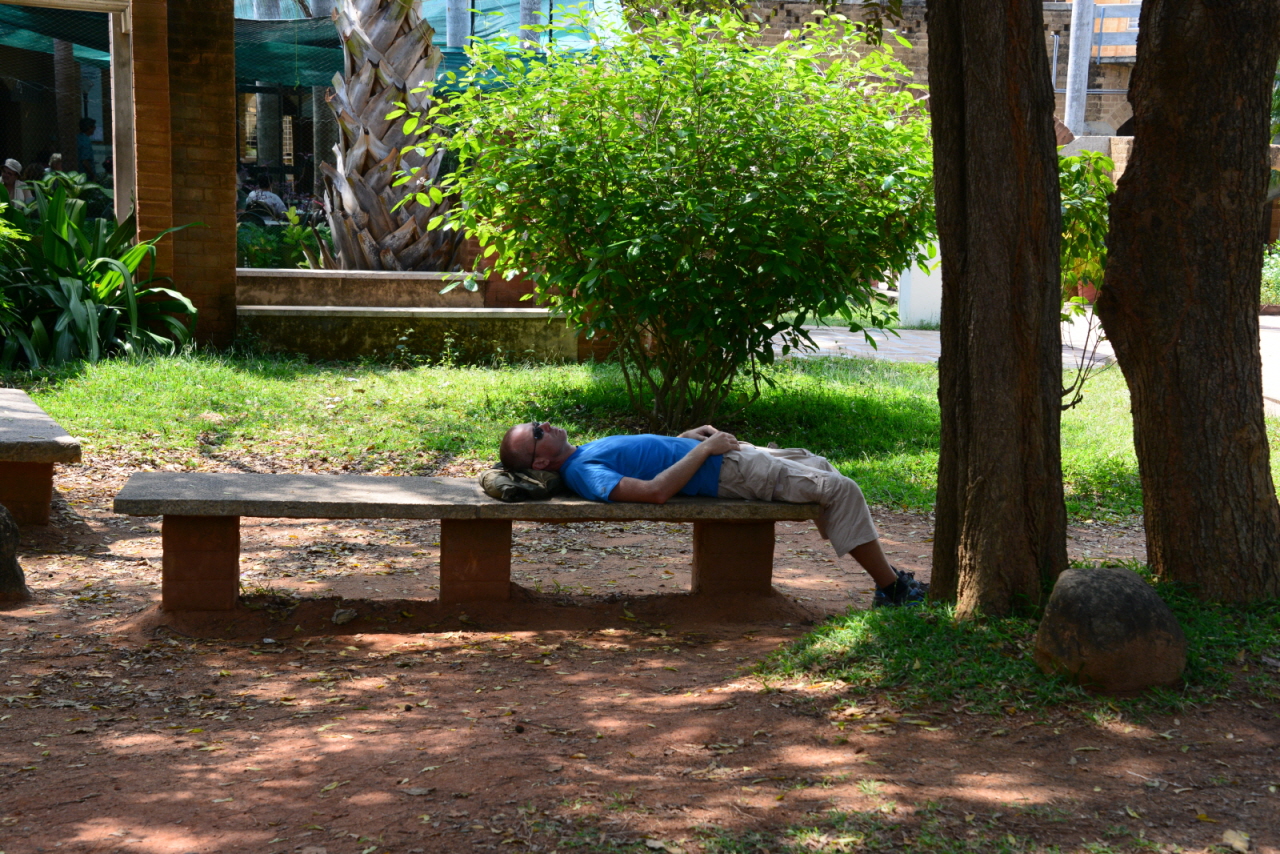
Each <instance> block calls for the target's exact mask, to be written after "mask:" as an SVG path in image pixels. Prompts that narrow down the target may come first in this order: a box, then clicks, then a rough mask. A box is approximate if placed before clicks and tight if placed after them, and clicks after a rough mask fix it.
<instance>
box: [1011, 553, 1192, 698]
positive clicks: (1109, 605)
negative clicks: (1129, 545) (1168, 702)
mask: <svg viewBox="0 0 1280 854" xmlns="http://www.w3.org/2000/svg"><path fill="white" fill-rule="evenodd" d="M1035 660H1036V664H1038V665H1039V666H1040V669H1041V670H1043V671H1044V672H1045V673H1060V674H1062V675H1064V676H1066V677H1068V678H1069V679H1072V680H1074V681H1075V682H1077V683H1079V684H1080V685H1082V686H1083V687H1085V688H1087V689H1089V690H1091V691H1097V692H1100V693H1103V694H1136V693H1138V692H1141V691H1144V690H1146V689H1147V688H1154V687H1157V686H1170V685H1175V684H1177V682H1178V680H1180V679H1181V678H1182V670H1183V668H1184V667H1185V666H1186V663H1187V638H1186V635H1184V634H1183V633H1182V627H1181V626H1179V625H1178V619H1177V618H1176V617H1175V616H1174V615H1173V611H1171V610H1169V606H1168V605H1166V604H1165V603H1164V600H1163V599H1161V598H1160V597H1159V596H1157V595H1156V592H1155V591H1154V590H1153V589H1151V585H1150V584H1148V583H1147V582H1146V581H1144V580H1143V579H1142V577H1141V576H1140V575H1138V574H1137V573H1136V572H1133V571H1132V570H1128V569H1120V568H1118V567H1100V568H1097V569H1069V570H1067V571H1066V572H1064V573H1062V575H1060V576H1058V583H1057V584H1055V585H1054V588H1053V593H1052V594H1051V595H1050V596H1049V604H1048V605H1047V606H1046V607H1045V612H1044V619H1043V620H1041V621H1040V629H1039V631H1037V632H1036V651H1035Z"/></svg>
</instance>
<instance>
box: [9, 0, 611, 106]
mask: <svg viewBox="0 0 1280 854" xmlns="http://www.w3.org/2000/svg"><path fill="white" fill-rule="evenodd" d="M552 2H553V0H542V13H541V14H542V15H543V17H544V19H545V18H546V17H548V16H549V17H550V19H551V20H552V22H557V21H563V20H564V16H565V15H566V14H567V13H566V11H565V9H566V8H571V7H572V6H574V5H575V4H573V3H569V4H564V5H562V3H563V0H558V2H556V4H555V7H554V8H553V7H552ZM590 5H591V7H592V8H593V9H594V10H595V12H596V14H598V15H600V16H601V17H607V18H609V19H615V20H616V19H620V17H621V12H620V8H619V6H618V5H617V0H596V2H594V3H592V4H590ZM279 7H280V10H281V14H287V15H296V16H298V17H294V18H289V19H281V20H270V21H264V20H253V19H250V18H242V17H237V18H236V78H237V79H239V80H242V81H246V82H257V83H260V84H265V85H278V86H329V85H332V83H333V76H334V75H335V74H339V73H341V71H342V43H341V42H340V41H339V40H338V32H337V28H336V27H335V26H334V24H333V21H331V20H330V19H328V18H306V17H302V10H301V9H300V8H299V7H298V5H297V4H296V3H295V2H293V0H282V2H281V3H280V4H279ZM253 8H254V4H253V3H252V2H250V0H237V2H236V14H237V15H241V14H245V15H247V14H252V12H253ZM422 13H423V15H424V17H426V19H427V20H428V22H430V24H431V26H432V27H433V28H434V29H435V31H436V34H435V38H434V39H433V41H434V43H435V44H437V45H439V46H440V47H441V48H442V49H444V62H443V63H442V64H441V73H444V72H448V71H457V70H458V69H460V68H461V67H462V65H463V62H464V60H465V56H464V54H463V53H462V51H461V50H460V49H456V48H455V49H447V48H444V42H445V0H423V2H422ZM471 22H472V33H473V35H474V36H475V37H476V38H489V37H493V36H499V35H502V34H507V33H511V34H514V33H515V32H516V31H517V30H518V29H519V27H520V4H519V0H476V2H475V5H474V8H473V10H472V14H471ZM55 38H56V39H63V40H66V41H70V42H72V43H73V44H74V45H75V55H76V58H77V59H79V60H80V61H82V62H87V63H89V64H92V65H97V66H99V67H102V68H106V67H107V66H108V65H109V63H110V55H109V54H108V53H107V51H109V50H110V46H109V41H110V38H109V23H108V20H107V16H106V15H105V14H101V13H97V12H73V11H69V10H64V9H43V8H36V7H32V6H8V5H0V44H5V45H9V46H11V47H19V48H23V49H25V50H35V51H40V52H42V53H52V52H53V40H54V39H55ZM557 42H558V44H559V45H560V46H561V47H577V46H582V47H585V46H586V43H587V36H586V34H585V33H583V34H568V35H566V34H561V35H560V36H558V37H557Z"/></svg>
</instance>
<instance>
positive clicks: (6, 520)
mask: <svg viewBox="0 0 1280 854" xmlns="http://www.w3.org/2000/svg"><path fill="white" fill-rule="evenodd" d="M30 598H31V593H30V592H29V591H28V590H27V579H26V577H25V576H24V575H23V574H22V567H21V566H19V565H18V523H17V522H15V521H13V515H12V514H11V513H10V512H9V508H7V507H5V506H4V505H3V504H0V604H3V603H7V602H25V601H26V600H27V599H30Z"/></svg>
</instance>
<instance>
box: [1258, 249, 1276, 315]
mask: <svg viewBox="0 0 1280 854" xmlns="http://www.w3.org/2000/svg"><path fill="white" fill-rule="evenodd" d="M1262 304H1263V305H1280V247H1276V246H1274V245H1273V246H1269V247H1267V251H1266V254H1265V255H1263V256H1262Z"/></svg>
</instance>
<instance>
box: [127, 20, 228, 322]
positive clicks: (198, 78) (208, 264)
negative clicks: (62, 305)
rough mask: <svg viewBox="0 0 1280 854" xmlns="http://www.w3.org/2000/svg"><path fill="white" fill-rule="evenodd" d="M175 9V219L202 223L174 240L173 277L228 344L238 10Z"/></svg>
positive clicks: (171, 24)
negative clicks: (236, 12)
mask: <svg viewBox="0 0 1280 854" xmlns="http://www.w3.org/2000/svg"><path fill="white" fill-rule="evenodd" d="M135 2H137V0H135ZM168 6H169V15H168V59H169V61H168V66H169V98H170V105H171V106H170V138H171V141H172V145H173V154H172V170H173V174H172V184H173V223H174V225H184V224H186V223H200V225H195V226H192V227H191V228H187V229H184V230H183V231H180V232H178V233H177V234H175V235H174V236H173V237H172V238H170V239H172V240H173V258H174V272H173V281H174V285H175V286H176V288H177V289H178V290H179V291H181V292H182V293H183V294H185V295H186V296H187V297H188V298H189V299H190V300H191V301H192V302H194V303H195V305H196V308H198V309H199V310H200V318H199V322H198V323H197V325H196V338H197V340H199V341H201V342H205V343H211V344H214V345H216V346H225V345H227V344H230V343H231V340H232V339H233V338H234V337H235V329H236V72H235V18H234V7H233V4H232V3H230V2H229V0H217V2H213V3H210V2H208V0H169V4H168ZM139 171H140V172H141V171H142V170H141V168H140V169H139Z"/></svg>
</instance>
